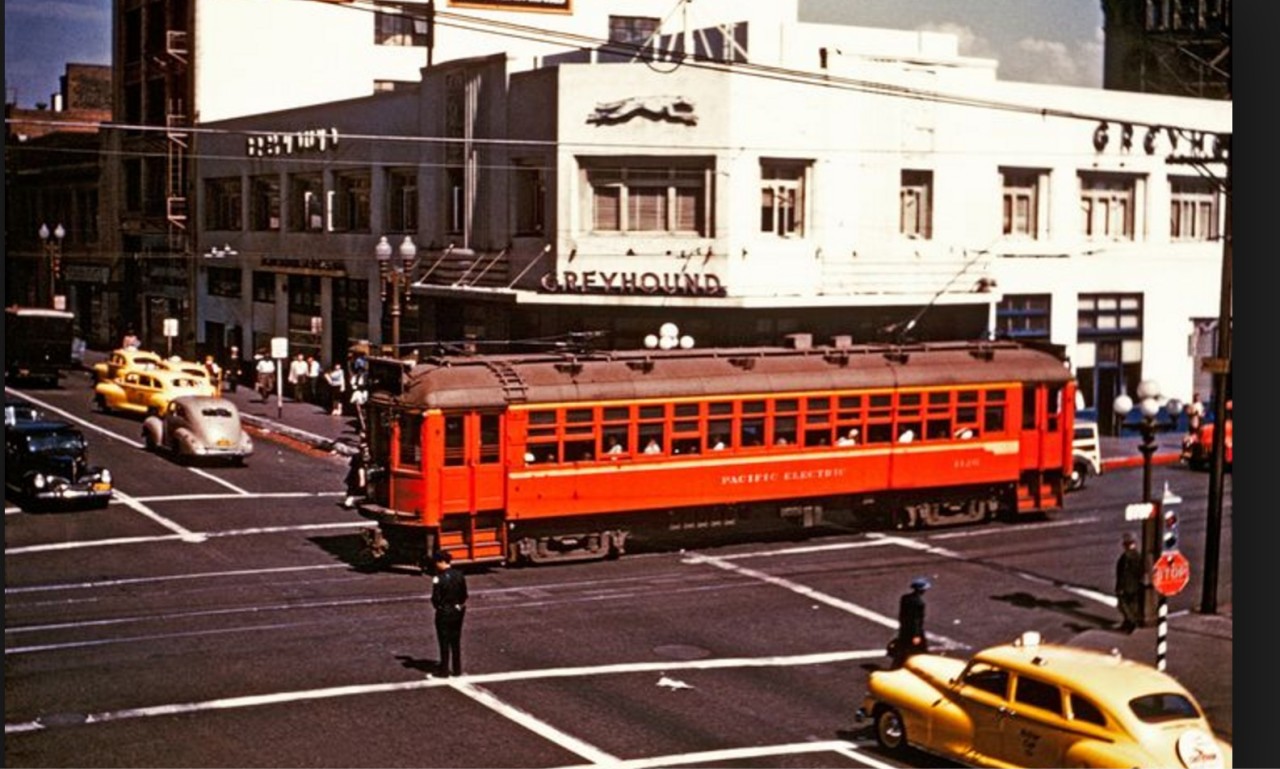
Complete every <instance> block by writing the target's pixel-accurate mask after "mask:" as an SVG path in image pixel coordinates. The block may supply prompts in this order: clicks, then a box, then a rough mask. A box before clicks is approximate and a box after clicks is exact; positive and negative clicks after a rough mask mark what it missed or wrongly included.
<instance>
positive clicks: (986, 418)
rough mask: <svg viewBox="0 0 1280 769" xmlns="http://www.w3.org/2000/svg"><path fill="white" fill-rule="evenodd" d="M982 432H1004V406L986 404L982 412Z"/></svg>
mask: <svg viewBox="0 0 1280 769" xmlns="http://www.w3.org/2000/svg"><path fill="white" fill-rule="evenodd" d="M982 431H983V432H986V433H1002V432H1004V406H1001V405H998V404H988V405H987V407H986V408H984V409H983V410H982Z"/></svg>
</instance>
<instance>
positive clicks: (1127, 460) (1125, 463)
mask: <svg viewBox="0 0 1280 769" xmlns="http://www.w3.org/2000/svg"><path fill="white" fill-rule="evenodd" d="M1181 461H1182V453H1181V452H1176V453H1175V452H1165V453H1163V454H1156V455H1155V456H1153V457H1151V464H1153V465H1176V464H1178V463H1179V462H1181ZM1121 467H1142V457H1115V458H1112V459H1104V460H1102V469H1103V471H1106V470H1114V469H1117V468H1121Z"/></svg>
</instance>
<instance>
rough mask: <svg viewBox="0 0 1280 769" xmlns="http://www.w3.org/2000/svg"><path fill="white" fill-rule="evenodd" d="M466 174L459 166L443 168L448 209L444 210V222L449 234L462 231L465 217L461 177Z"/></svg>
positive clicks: (464, 200) (463, 177) (464, 176)
mask: <svg viewBox="0 0 1280 769" xmlns="http://www.w3.org/2000/svg"><path fill="white" fill-rule="evenodd" d="M465 178H466V175H465V174H464V173H463V171H462V169H461V168H449V169H446V170H445V182H446V184H448V186H449V189H448V191H447V194H448V198H447V199H446V202H447V204H448V210H447V211H446V212H445V222H446V223H447V224H448V225H449V234H451V235H457V234H459V233H461V232H462V227H463V224H464V220H465V217H466V208H467V207H466V199H465V198H464V197H463V187H462V183H463V179H465Z"/></svg>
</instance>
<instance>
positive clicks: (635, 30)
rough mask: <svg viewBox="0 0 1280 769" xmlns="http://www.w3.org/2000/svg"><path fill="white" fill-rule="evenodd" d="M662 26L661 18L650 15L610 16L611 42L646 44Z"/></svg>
mask: <svg viewBox="0 0 1280 769" xmlns="http://www.w3.org/2000/svg"><path fill="white" fill-rule="evenodd" d="M661 26H662V20H661V19H657V18H653V17H650V16H610V17H609V42H611V43H630V44H631V45H644V44H645V43H646V42H647V41H648V40H649V38H650V37H652V36H653V35H655V34H657V32H658V28H659V27H661Z"/></svg>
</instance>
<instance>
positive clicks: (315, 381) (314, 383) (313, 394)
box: [307, 355, 321, 404]
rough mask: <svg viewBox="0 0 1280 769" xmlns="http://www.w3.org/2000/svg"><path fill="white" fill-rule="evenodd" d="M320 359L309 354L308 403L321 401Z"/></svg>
mask: <svg viewBox="0 0 1280 769" xmlns="http://www.w3.org/2000/svg"><path fill="white" fill-rule="evenodd" d="M320 373H321V369H320V361H318V360H316V356H314V355H308V356H307V403H313V404H319V403H320Z"/></svg>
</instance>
